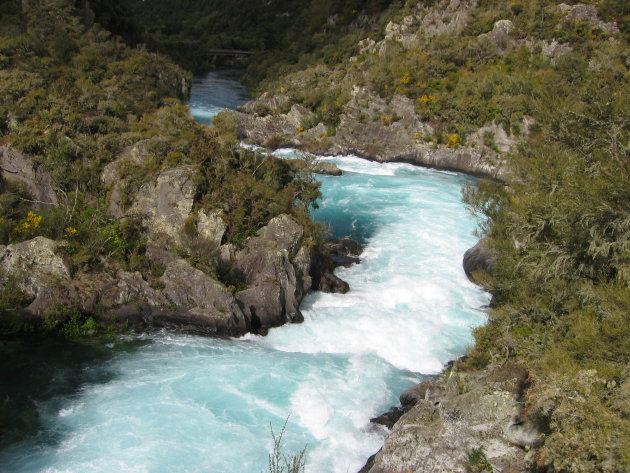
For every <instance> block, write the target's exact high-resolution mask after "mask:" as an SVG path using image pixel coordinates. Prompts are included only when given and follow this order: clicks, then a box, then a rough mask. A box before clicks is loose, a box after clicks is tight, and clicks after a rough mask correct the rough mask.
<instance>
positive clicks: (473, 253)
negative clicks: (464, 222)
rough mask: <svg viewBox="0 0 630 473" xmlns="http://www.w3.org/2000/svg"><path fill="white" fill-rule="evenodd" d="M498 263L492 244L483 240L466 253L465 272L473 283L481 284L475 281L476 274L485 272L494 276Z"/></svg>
mask: <svg viewBox="0 0 630 473" xmlns="http://www.w3.org/2000/svg"><path fill="white" fill-rule="evenodd" d="M496 262H497V253H496V251H494V250H493V249H492V248H491V246H490V242H489V241H488V240H487V239H486V238H483V239H481V240H479V241H478V242H477V244H476V245H475V246H473V247H472V248H470V249H468V250H467V251H466V253H464V259H463V266H464V272H465V273H466V276H468V279H470V280H471V281H472V282H476V283H479V282H480V281H477V280H475V273H476V272H477V271H483V272H485V273H487V274H489V275H492V274H493V272H494V266H495V265H496Z"/></svg>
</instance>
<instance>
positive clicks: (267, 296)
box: [232, 215, 311, 333]
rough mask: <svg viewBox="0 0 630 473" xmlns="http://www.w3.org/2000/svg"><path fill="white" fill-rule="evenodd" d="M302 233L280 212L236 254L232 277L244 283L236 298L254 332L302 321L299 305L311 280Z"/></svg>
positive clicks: (297, 226)
mask: <svg viewBox="0 0 630 473" xmlns="http://www.w3.org/2000/svg"><path fill="white" fill-rule="evenodd" d="M303 235H304V230H303V229H302V227H301V226H300V225H298V223H297V222H296V221H295V220H293V219H292V218H291V217H289V216H288V215H280V216H278V217H275V218H274V219H272V220H271V221H270V222H269V224H267V226H265V227H263V228H262V229H261V230H260V231H259V232H258V235H257V236H255V237H253V238H250V239H249V240H248V242H247V245H246V247H245V248H244V249H243V250H241V251H239V252H237V253H236V257H235V261H234V267H233V270H232V273H233V276H234V278H236V279H241V280H242V281H243V282H244V283H245V284H246V285H247V286H248V288H247V289H245V290H243V291H241V292H238V293H237V295H236V297H237V299H238V301H239V302H240V303H241V305H242V306H243V311H244V313H245V314H246V315H247V316H248V317H249V318H250V320H251V323H252V330H254V331H257V332H258V333H266V331H267V330H268V329H269V328H271V327H277V326H279V325H282V324H284V323H286V322H301V321H302V320H303V317H302V314H301V312H300V309H299V305H300V302H301V300H302V298H303V297H304V295H305V294H306V292H307V291H308V289H310V282H311V281H310V278H308V272H305V271H304V267H305V266H306V264H305V263H306V261H305V258H307V256H306V252H305V251H302V252H301V251H300V250H301V248H302V237H303ZM298 256H299V258H298Z"/></svg>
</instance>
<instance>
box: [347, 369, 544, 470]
mask: <svg viewBox="0 0 630 473" xmlns="http://www.w3.org/2000/svg"><path fill="white" fill-rule="evenodd" d="M455 366H457V365H455ZM527 385H528V372H527V371H526V370H525V369H524V367H523V366H522V365H520V364H518V363H516V362H513V361H507V362H505V363H502V364H495V365H492V366H490V367H488V368H486V369H484V370H482V371H474V372H458V371H456V370H455V369H453V370H451V371H450V372H448V373H446V374H444V375H443V376H442V377H441V378H439V379H434V380H431V381H425V382H423V383H421V384H419V385H417V386H414V387H412V388H411V389H409V390H407V391H405V392H404V393H403V394H402V395H401V396H400V402H401V404H402V407H401V408H399V409H400V411H401V412H400V414H402V415H401V417H400V419H399V420H398V421H397V422H396V423H395V424H394V426H393V428H392V431H391V433H390V434H389V436H388V437H387V439H386V440H385V443H384V445H383V448H382V449H381V450H380V451H379V452H378V453H377V454H375V455H374V456H373V457H372V458H370V459H369V460H368V463H367V464H366V465H365V467H364V468H363V469H362V470H361V471H360V472H359V473H400V472H413V473H447V472H448V473H466V472H470V471H477V470H475V469H474V468H475V467H478V466H479V465H477V464H476V463H477V462H480V461H482V460H480V459H483V460H485V461H487V462H488V464H489V465H490V467H491V468H492V471H496V472H505V473H507V472H510V473H512V472H520V471H522V470H523V468H524V467H525V465H526V464H527V462H529V461H530V460H531V458H529V455H528V452H529V450H530V448H531V447H534V446H535V445H536V444H537V443H538V441H539V433H538V431H537V430H536V428H535V426H534V425H533V424H532V423H531V422H529V421H528V420H527V419H526V416H525V412H524V410H523V394H524V392H525V390H526V388H527ZM479 471H482V470H479ZM484 471H485V470H484Z"/></svg>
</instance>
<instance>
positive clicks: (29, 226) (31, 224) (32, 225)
mask: <svg viewBox="0 0 630 473" xmlns="http://www.w3.org/2000/svg"><path fill="white" fill-rule="evenodd" d="M43 218H44V217H42V216H41V215H39V214H36V213H35V212H32V211H29V212H28V213H27V214H26V218H25V219H24V220H23V221H22V223H20V224H19V225H18V226H17V227H15V231H16V232H17V233H30V232H33V231H34V230H36V229H38V228H39V226H40V225H41V223H42V220H43Z"/></svg>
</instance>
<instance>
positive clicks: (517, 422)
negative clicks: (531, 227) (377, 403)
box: [359, 240, 541, 473]
mask: <svg viewBox="0 0 630 473" xmlns="http://www.w3.org/2000/svg"><path fill="white" fill-rule="evenodd" d="M495 261H496V255H495V254H493V252H492V251H491V250H490V249H489V245H488V242H487V241H486V240H480V241H479V243H477V245H475V246H474V247H472V248H470V249H469V250H468V251H467V252H466V253H465V255H464V258H463V266H464V270H465V272H466V274H467V276H468V277H469V278H470V279H471V281H473V282H477V283H478V284H483V281H484V280H485V276H484V275H488V274H492V271H493V269H494V264H495ZM465 361H466V357H462V358H461V359H459V360H456V361H451V362H449V363H448V364H447V365H446V367H445V369H444V372H443V373H442V374H441V375H439V376H438V377H437V378H435V379H433V380H430V381H425V382H422V383H420V384H418V385H416V386H414V387H412V388H410V389H408V390H407V391H405V392H403V393H402V394H401V395H400V404H401V405H400V406H397V407H392V408H391V409H390V410H389V411H388V412H386V413H384V414H382V415H380V416H378V417H376V418H374V419H372V422H375V423H378V424H382V425H385V426H386V427H387V428H389V429H391V432H390V434H389V435H388V437H387V439H386V440H385V442H384V445H383V447H382V448H381V449H380V450H379V451H378V452H377V453H376V454H374V455H373V456H372V457H370V458H369V460H368V462H367V463H366V465H365V466H364V467H363V468H362V469H361V471H360V472H359V473H394V472H401V471H413V472H414V473H447V472H448V473H470V472H483V471H496V472H501V473H518V472H522V471H524V470H525V468H526V466H527V465H528V464H529V463H531V462H532V460H533V453H532V452H533V450H532V448H533V447H535V446H537V445H538V444H539V443H540V439H541V433H540V430H539V427H538V426H537V425H536V422H535V421H533V420H532V419H531V418H528V416H527V412H526V403H525V400H526V392H527V389H528V387H529V384H530V379H529V373H528V371H527V369H526V368H525V367H524V366H523V364H522V363H520V362H518V361H515V360H505V361H504V362H502V363H495V364H492V365H490V366H488V367H486V368H484V369H482V370H472V371H471V370H466V369H465V367H464V366H463V365H464V364H465Z"/></svg>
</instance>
